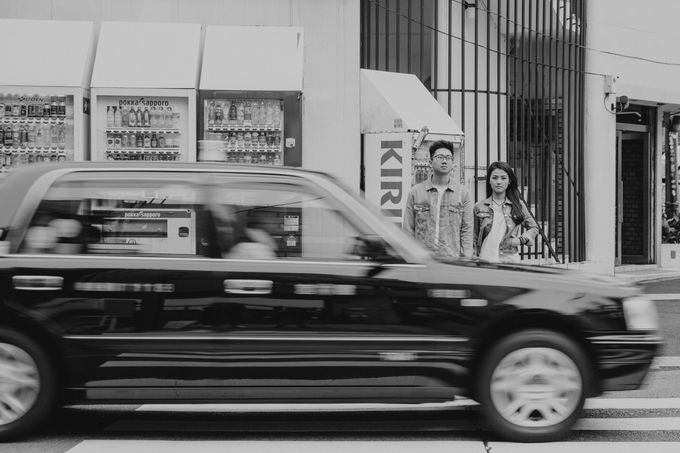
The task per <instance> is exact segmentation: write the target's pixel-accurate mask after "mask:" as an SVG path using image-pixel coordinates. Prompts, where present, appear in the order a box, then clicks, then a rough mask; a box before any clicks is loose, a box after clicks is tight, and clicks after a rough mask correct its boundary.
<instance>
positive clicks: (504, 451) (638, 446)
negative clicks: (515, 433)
mask: <svg viewBox="0 0 680 453" xmlns="http://www.w3.org/2000/svg"><path fill="white" fill-rule="evenodd" d="M612 444H614V445H615V446H612ZM489 447H490V449H489V451H492V452H493V453H545V452H550V453H572V452H573V451H574V450H577V451H578V452H579V453H602V452H606V451H609V448H612V449H616V453H639V452H640V451H650V452H654V453H677V452H679V451H680V442H612V443H604V442H551V443H535V444H516V443H509V442H493V441H492V442H489Z"/></svg>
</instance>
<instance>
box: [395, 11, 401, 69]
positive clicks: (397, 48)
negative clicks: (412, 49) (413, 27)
mask: <svg viewBox="0 0 680 453" xmlns="http://www.w3.org/2000/svg"><path fill="white" fill-rule="evenodd" d="M396 19H397V23H396V24H395V31H394V33H395V35H396V39H395V43H394V44H395V45H394V47H395V49H394V50H395V53H396V58H395V65H396V67H397V68H396V71H397V72H401V64H400V63H401V61H400V59H401V58H400V57H401V0H397V15H396Z"/></svg>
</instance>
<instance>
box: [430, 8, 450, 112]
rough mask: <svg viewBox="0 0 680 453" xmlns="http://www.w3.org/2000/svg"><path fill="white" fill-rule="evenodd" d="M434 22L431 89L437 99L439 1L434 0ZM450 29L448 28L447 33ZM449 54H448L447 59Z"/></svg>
mask: <svg viewBox="0 0 680 453" xmlns="http://www.w3.org/2000/svg"><path fill="white" fill-rule="evenodd" d="M432 23H433V24H434V27H432V28H433V29H434V31H433V32H432V36H433V39H434V52H433V53H432V56H433V60H434V61H433V62H432V67H433V70H432V90H433V92H434V98H435V99H436V100H437V101H439V83H438V81H437V79H438V74H437V72H438V62H439V1H438V0H434V20H433V21H432ZM450 33H451V31H450V30H449V34H450ZM450 58H451V56H450V55H449V59H450Z"/></svg>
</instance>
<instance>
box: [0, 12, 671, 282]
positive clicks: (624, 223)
mask: <svg viewBox="0 0 680 453" xmlns="http://www.w3.org/2000/svg"><path fill="white" fill-rule="evenodd" d="M677 9H678V5H677V2H676V1H674V0H658V1H657V2H654V5H653V8H652V7H651V6H649V7H647V9H644V8H642V7H641V5H640V2H635V1H633V0H597V1H590V0H477V1H472V2H470V1H457V0H453V1H449V0H342V1H338V0H290V1H287V2H281V1H278V0H256V1H252V0H213V1H210V2H195V1H192V0H162V1H158V0H134V1H133V0H130V1H116V2H109V1H106V0H94V1H92V0H77V1H71V2H61V1H57V0H47V1H45V0H41V1H38V0H29V1H23V2H2V3H0V17H2V18H18V19H48V20H76V21H91V22H93V23H94V24H95V27H94V30H95V35H97V33H98V30H99V26H100V24H101V23H102V22H105V21H133V22H134V21H139V22H186V23H199V24H203V25H265V26H295V27H302V28H304V85H303V98H304V99H303V102H302V137H303V143H304V149H303V151H302V166H303V167H305V168H310V169H316V170H322V171H327V172H329V173H331V174H333V175H335V176H337V177H339V178H340V179H341V180H343V181H344V182H345V183H346V184H347V185H348V186H349V187H351V188H354V189H356V190H359V188H360V187H361V184H362V181H361V175H362V173H361V163H362V162H361V128H360V99H361V92H360V68H367V69H377V70H383V71H393V72H403V73H412V74H415V75H417V76H418V77H419V79H420V80H421V81H422V83H423V84H424V85H425V87H426V88H427V89H429V90H430V92H431V93H432V94H433V96H435V98H436V99H437V100H438V101H439V103H440V104H441V105H442V106H443V107H444V108H445V109H446V111H447V112H448V113H449V115H450V116H451V117H452V118H453V119H454V120H455V121H456V122H457V123H458V124H459V125H460V126H461V127H462V129H463V131H464V132H465V162H464V170H465V171H464V176H465V183H466V184H467V186H468V188H469V189H470V191H471V192H472V193H473V194H474V195H475V198H476V199H481V198H483V197H484V195H485V193H484V191H485V181H484V175H485V168H486V166H487V165H488V164H489V163H490V162H492V161H494V160H507V161H508V162H510V163H511V165H512V166H513V167H514V168H515V169H516V172H517V175H518V177H519V179H520V185H521V189H522V194H523V196H524V199H525V201H526V202H527V205H528V206H529V208H530V210H531V211H532V213H533V215H534V216H535V218H536V220H537V221H538V224H539V225H540V228H541V235H540V238H539V239H538V242H537V244H536V247H533V248H531V249H527V250H525V251H524V254H523V259H524V260H525V261H526V262H531V263H548V264H552V263H560V264H563V265H568V266H569V267H580V268H585V269H589V270H595V271H598V272H604V273H613V272H614V269H615V266H617V265H628V264H646V265H650V266H676V265H677V266H680V263H678V264H676V261H679V262H680V250H677V258H676V255H675V253H672V252H673V250H674V249H673V247H672V246H674V244H666V243H664V242H675V241H676V239H675V237H676V235H675V234H674V231H675V230H674V229H673V227H672V225H674V223H673V219H674V216H676V215H677V209H678V208H677V206H678V202H677V198H676V197H677V194H678V190H677V184H678V178H677V175H678V165H677V164H678V160H677V143H678V139H677V133H676V132H674V130H675V129H680V120H674V118H680V116H676V114H678V113H679V112H680V89H678V88H677V86H676V83H675V81H676V80H678V79H679V77H678V75H680V61H678V60H676V58H675V57H674V53H673V50H672V49H673V46H672V43H674V39H675V38H676V35H678V34H680V31H677V29H676V28H677V27H675V26H674V25H675V24H674V17H675V16H676V15H675V14H668V12H669V11H674V10H677ZM95 39H96V36H95ZM225 58H228V55H226V56H225ZM238 63H239V62H238V61H234V62H233V64H238ZM177 64H181V62H177ZM131 70H134V68H131ZM272 70H273V71H277V70H281V71H283V70H285V68H272ZM674 124H675V125H676V126H675V127H674ZM669 221H670V223H671V228H670V232H669V228H668V227H667V225H668V224H669ZM665 227H666V228H665ZM664 228H665V229H664ZM677 236H680V234H679V235H677Z"/></svg>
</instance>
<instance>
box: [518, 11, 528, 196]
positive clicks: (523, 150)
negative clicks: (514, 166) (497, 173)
mask: <svg viewBox="0 0 680 453" xmlns="http://www.w3.org/2000/svg"><path fill="white" fill-rule="evenodd" d="M525 11H526V0H522V19H521V20H522V23H521V24H520V26H521V28H522V30H521V36H520V44H521V49H522V58H521V60H520V62H521V64H522V76H521V77H520V79H519V80H520V83H521V84H522V86H521V90H520V93H521V94H520V109H521V110H520V120H521V121H522V140H521V146H520V153H521V158H522V186H523V187H522V189H523V190H524V187H526V186H527V171H526V167H527V165H526V157H527V152H526V148H527V145H526V137H525V136H526V129H527V128H526V114H525V106H524V104H525V98H524V80H525V78H524V67H525V64H524V60H525V55H524V17H525V16H526V14H525Z"/></svg>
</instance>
